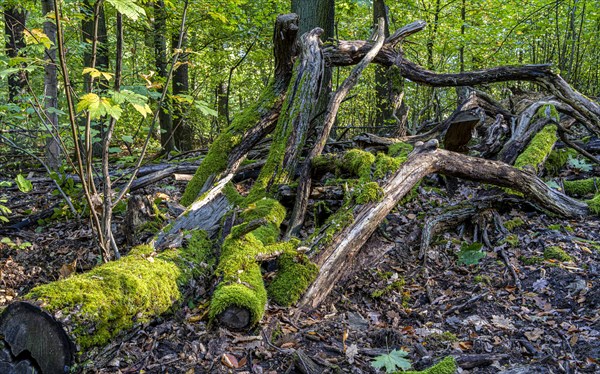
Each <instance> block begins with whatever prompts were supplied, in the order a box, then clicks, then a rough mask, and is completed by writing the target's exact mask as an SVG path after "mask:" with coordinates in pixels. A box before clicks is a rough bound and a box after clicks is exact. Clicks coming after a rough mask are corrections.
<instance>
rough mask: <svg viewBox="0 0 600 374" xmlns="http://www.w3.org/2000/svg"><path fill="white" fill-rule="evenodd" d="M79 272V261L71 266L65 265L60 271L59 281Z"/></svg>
mask: <svg viewBox="0 0 600 374" xmlns="http://www.w3.org/2000/svg"><path fill="white" fill-rule="evenodd" d="M76 270H77V259H75V261H73V262H71V263H70V264H63V265H62V266H61V267H60V270H59V271H58V279H65V278H67V277H69V276H70V275H71V274H73V273H75V271H76Z"/></svg>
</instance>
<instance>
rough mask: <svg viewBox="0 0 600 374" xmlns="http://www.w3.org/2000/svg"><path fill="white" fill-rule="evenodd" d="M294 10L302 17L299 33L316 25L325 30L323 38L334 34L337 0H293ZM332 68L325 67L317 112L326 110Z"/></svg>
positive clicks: (328, 37)
mask: <svg viewBox="0 0 600 374" xmlns="http://www.w3.org/2000/svg"><path fill="white" fill-rule="evenodd" d="M292 12H293V13H296V14H297V15H298V16H299V17H300V23H299V32H298V35H302V34H304V33H305V32H307V31H310V30H312V29H314V28H315V27H320V28H322V29H323V30H324V31H325V32H324V33H323V34H322V35H321V40H323V41H326V40H328V39H331V38H333V36H334V22H335V0H292ZM332 73H333V72H332V69H331V68H325V70H324V72H323V76H322V78H321V92H320V95H319V102H318V104H317V105H316V107H315V112H317V113H319V112H324V110H325V108H326V107H327V102H328V101H329V92H331V78H332V76H333V74H332Z"/></svg>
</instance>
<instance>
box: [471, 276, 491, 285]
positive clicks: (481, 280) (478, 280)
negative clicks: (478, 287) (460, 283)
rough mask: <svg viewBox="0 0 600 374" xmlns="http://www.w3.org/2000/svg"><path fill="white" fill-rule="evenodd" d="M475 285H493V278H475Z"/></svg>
mask: <svg viewBox="0 0 600 374" xmlns="http://www.w3.org/2000/svg"><path fill="white" fill-rule="evenodd" d="M473 281H475V283H483V284H488V285H489V284H492V278H490V277H489V276H487V275H476V276H474V277H473Z"/></svg>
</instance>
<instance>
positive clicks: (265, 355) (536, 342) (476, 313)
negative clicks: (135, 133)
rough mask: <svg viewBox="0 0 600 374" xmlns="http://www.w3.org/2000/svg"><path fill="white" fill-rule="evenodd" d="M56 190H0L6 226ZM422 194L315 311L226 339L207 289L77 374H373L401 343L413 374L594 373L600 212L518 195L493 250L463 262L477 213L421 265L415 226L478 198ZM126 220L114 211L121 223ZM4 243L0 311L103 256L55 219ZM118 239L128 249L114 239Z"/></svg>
mask: <svg viewBox="0 0 600 374" xmlns="http://www.w3.org/2000/svg"><path fill="white" fill-rule="evenodd" d="M434 182H435V181H434V180H433V179H432V180H430V183H429V184H430V185H431V184H432V183H434ZM184 187H185V184H184V183H183V182H174V181H170V180H165V181H163V182H159V183H157V184H156V185H155V186H154V187H152V188H148V189H146V190H145V191H143V192H144V193H146V194H155V193H157V192H160V193H163V194H166V195H168V196H170V198H171V199H174V200H175V201H177V200H178V198H179V196H180V193H181V192H182V190H183V188H184ZM52 189H53V188H52V186H51V185H50V184H48V183H46V184H42V183H34V190H33V191H32V192H30V193H29V194H27V195H24V194H22V193H20V192H19V191H18V190H16V188H13V189H10V188H8V189H7V188H4V189H3V190H2V191H1V192H2V194H3V195H5V197H6V198H7V199H8V202H7V203H6V204H5V205H7V206H8V207H9V208H11V209H12V211H13V218H14V217H19V216H21V217H22V218H24V217H25V216H27V215H28V214H30V213H31V210H33V213H35V212H36V211H40V210H43V209H45V208H47V207H48V206H49V201H56V200H55V199H56V198H55V197H51V196H50V193H51V191H52ZM419 192H420V194H419V195H418V197H416V198H415V199H413V200H412V201H410V202H409V203H407V204H404V205H403V206H399V207H398V208H397V209H396V210H394V211H393V212H392V213H391V214H390V215H389V216H388V217H387V220H386V221H387V222H386V223H385V224H384V225H382V226H381V227H380V228H379V229H378V231H377V233H376V234H375V235H373V237H372V238H371V239H370V240H369V242H368V243H367V244H366V246H365V247H364V248H363V251H362V253H363V254H364V255H363V256H362V257H361V259H359V261H358V264H360V265H357V266H358V267H359V269H360V270H359V271H357V272H355V273H354V274H353V275H352V276H351V277H350V279H346V280H345V281H344V282H341V283H340V285H339V286H338V287H336V288H335V290H334V292H332V294H331V295H330V297H329V298H328V300H327V302H325V303H324V304H323V306H322V307H321V308H319V309H317V310H315V311H312V312H309V313H301V312H298V311H294V310H291V309H283V308H279V307H277V306H274V305H270V306H269V307H268V310H267V313H266V316H265V318H264V319H263V321H262V322H261V323H260V324H259V325H258V326H257V327H255V328H254V329H252V330H251V331H245V332H230V331H227V330H224V329H220V328H218V327H216V326H207V320H206V314H207V313H206V311H207V309H206V306H207V301H208V296H209V293H210V290H204V292H203V293H204V299H201V300H199V301H197V302H195V303H190V305H189V306H186V307H184V308H182V309H180V310H179V311H177V312H176V314H174V315H168V316H163V317H162V318H160V319H158V320H156V321H154V322H153V323H151V324H148V325H143V326H138V328H137V329H135V330H134V331H131V332H129V333H128V334H127V335H121V336H119V337H117V338H115V339H114V340H113V341H112V342H111V344H109V345H108V346H106V347H103V348H102V349H99V350H97V351H93V352H84V353H83V354H82V356H81V357H80V359H81V361H82V366H80V367H79V370H80V371H83V372H97V373H138V372H144V373H167V372H168V373H212V372H215V373H219V372H223V373H225V372H246V373H295V372H305V371H303V370H302V369H301V366H302V365H303V364H310V363H311V362H312V363H316V364H317V365H319V367H320V369H319V370H321V372H340V370H341V372H350V373H371V372H376V370H375V369H374V368H373V367H372V366H371V363H372V361H373V360H374V359H375V357H377V356H380V355H385V354H387V353H389V352H390V351H392V350H395V349H403V350H405V351H407V352H408V357H407V358H408V359H409V360H410V361H411V362H412V363H413V367H414V368H416V369H422V368H425V367H428V366H430V365H431V364H433V363H435V362H437V361H439V359H441V358H443V357H445V356H447V355H453V356H455V357H456V358H457V360H458V362H459V364H460V366H461V368H462V369H461V370H460V371H461V372H464V373H496V372H506V373H579V372H581V373H594V372H599V371H600V362H599V361H598V360H599V359H600V219H599V218H598V217H586V218H583V219H579V220H565V219H563V218H560V217H550V216H548V215H545V214H542V213H539V212H537V211H535V210H533V209H532V208H531V207H529V206H528V204H526V203H524V202H523V201H521V202H517V203H511V204H510V205H509V204H506V206H505V208H503V209H498V210H497V212H498V214H499V217H501V218H502V221H504V222H505V223H506V222H510V223H511V224H506V227H507V228H509V229H510V230H509V231H510V232H509V233H508V234H506V233H504V234H502V233H500V232H499V231H497V230H496V229H495V228H494V225H493V224H486V225H485V226H486V227H487V233H486V234H487V235H488V238H489V241H490V242H491V243H493V246H494V248H486V247H483V248H482V250H483V251H484V254H485V256H484V257H483V258H482V259H480V260H479V261H478V264H474V265H462V264H459V261H458V259H459V255H458V253H459V251H460V249H461V247H462V248H463V249H465V248H466V246H467V244H469V243H472V242H473V241H477V238H475V237H474V233H476V234H475V235H477V237H478V238H480V237H481V233H482V230H481V229H477V225H475V224H474V223H473V222H475V223H476V222H480V221H478V219H479V218H481V216H478V217H479V218H477V217H476V218H474V219H473V220H472V221H473V222H468V223H466V224H464V225H462V226H460V227H458V228H456V229H450V230H448V231H446V232H444V233H440V234H439V235H438V236H436V237H434V239H433V242H432V244H431V247H430V249H429V251H428V256H427V261H426V262H424V261H423V260H422V259H420V258H419V252H420V246H419V240H420V230H421V226H422V223H423V222H424V221H425V220H426V219H427V218H428V217H435V216H437V215H439V214H440V213H441V211H442V209H443V208H444V207H447V206H449V205H455V204H457V203H459V202H464V201H466V200H471V199H472V198H473V196H474V195H475V194H476V193H478V192H477V191H476V189H475V186H474V185H471V184H461V185H460V186H459V187H458V189H457V192H456V193H455V194H454V195H453V196H452V197H449V196H447V195H446V194H445V193H444V192H443V190H440V189H437V188H432V187H431V186H429V187H428V186H427V183H424V184H422V186H421V187H419ZM482 214H483V215H485V214H491V213H489V212H488V213H485V212H484V213H482ZM121 221H122V218H121V217H116V224H117V226H119V225H120V223H121ZM509 226H510V227H509ZM4 236H8V237H10V238H11V239H12V240H13V242H15V243H16V244H21V243H22V242H25V241H27V242H30V243H31V244H32V246H30V247H24V246H20V247H15V246H12V247H11V246H8V245H6V244H0V282H1V283H0V305H6V304H8V303H10V302H11V301H12V300H14V299H16V298H18V297H19V295H23V294H24V293H26V292H27V291H28V290H29V289H31V288H32V287H33V286H35V285H38V284H42V283H47V282H51V281H54V280H56V279H59V277H61V276H68V275H70V274H72V273H73V272H74V271H76V272H83V271H86V270H88V269H90V268H91V267H93V266H94V265H95V264H96V263H97V262H98V252H97V250H96V249H95V247H94V243H93V240H92V231H91V230H90V229H89V228H88V227H87V224H86V223H85V222H77V221H74V220H71V221H64V220H63V221H50V222H47V223H45V224H43V225H31V226H29V227H27V228H25V229H22V230H20V231H19V232H17V233H7V232H2V231H0V237H4ZM118 240H119V241H120V242H123V238H122V234H119V238H118ZM552 246H557V247H560V248H562V249H564V251H565V252H566V253H568V255H569V256H570V260H569V259H566V258H563V259H562V261H561V260H557V259H552V258H546V259H545V258H544V252H545V250H546V249H547V248H549V247H552ZM369 254H371V255H369ZM546 257H548V255H547V256H546ZM503 258H505V259H507V260H508V263H507V262H506V261H505V260H503ZM511 267H512V269H514V274H516V276H517V278H518V284H517V283H516V282H515V278H514V276H513V272H512V271H511ZM200 293H202V292H200Z"/></svg>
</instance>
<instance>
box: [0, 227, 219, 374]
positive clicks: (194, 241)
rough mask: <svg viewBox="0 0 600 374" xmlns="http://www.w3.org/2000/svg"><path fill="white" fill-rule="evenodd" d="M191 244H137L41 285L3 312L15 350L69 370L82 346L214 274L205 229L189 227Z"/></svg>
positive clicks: (45, 368) (5, 332) (54, 369)
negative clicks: (85, 269)
mask: <svg viewBox="0 0 600 374" xmlns="http://www.w3.org/2000/svg"><path fill="white" fill-rule="evenodd" d="M186 238H187V239H186V240H187V244H186V245H184V246H183V247H182V248H178V249H171V250H167V251H164V252H162V253H160V254H157V253H156V252H155V251H154V249H153V248H152V246H149V245H142V246H138V247H136V248H134V249H133V250H132V251H131V252H130V253H129V254H128V255H127V256H124V257H122V258H121V259H120V260H117V261H113V262H109V263H106V264H103V265H101V266H98V267H96V268H94V269H92V270H91V271H89V272H87V273H84V274H79V275H75V276H72V277H69V278H67V279H63V280H59V281H57V282H53V283H49V284H46V285H42V286H38V287H36V288H34V289H32V290H31V291H30V292H29V293H28V294H27V295H25V296H24V297H23V298H22V301H19V302H16V303H12V304H11V305H9V306H8V307H7V308H6V310H5V311H4V312H3V313H2V316H0V335H2V336H3V338H4V341H5V342H6V343H8V345H9V346H10V350H11V353H12V355H13V356H15V357H19V356H23V355H25V356H29V358H30V360H32V361H33V362H34V363H35V365H36V366H37V367H39V368H40V369H41V371H42V373H66V372H69V368H70V367H71V365H72V363H73V359H74V355H75V352H76V351H80V352H82V351H86V350H88V349H90V348H91V347H93V346H97V345H103V344H106V343H107V342H108V341H109V339H111V338H112V337H114V336H115V335H116V334H118V333H119V332H121V331H123V330H125V329H130V328H131V327H133V325H134V324H135V323H143V322H147V321H150V320H151V319H153V318H155V317H156V316H158V315H160V314H162V313H165V312H168V311H169V310H171V309H172V308H173V307H177V305H179V304H181V303H183V302H184V301H185V299H186V297H187V295H188V294H190V293H191V292H193V289H190V288H188V287H189V285H190V284H191V283H192V282H193V281H196V282H200V281H201V278H202V277H203V276H204V275H206V273H208V270H209V269H210V264H211V263H212V262H214V259H213V258H212V248H211V244H210V242H209V241H208V239H207V236H206V233H204V232H202V231H195V232H188V233H187V234H186Z"/></svg>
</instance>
